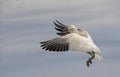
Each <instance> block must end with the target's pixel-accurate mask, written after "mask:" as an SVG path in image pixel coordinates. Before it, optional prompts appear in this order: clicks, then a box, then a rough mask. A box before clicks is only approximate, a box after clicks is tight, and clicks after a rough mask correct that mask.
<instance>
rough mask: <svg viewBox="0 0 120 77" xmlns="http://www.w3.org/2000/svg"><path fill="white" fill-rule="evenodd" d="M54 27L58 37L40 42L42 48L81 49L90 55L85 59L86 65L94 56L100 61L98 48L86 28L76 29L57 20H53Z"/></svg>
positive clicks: (100, 56)
mask: <svg viewBox="0 0 120 77" xmlns="http://www.w3.org/2000/svg"><path fill="white" fill-rule="evenodd" d="M54 25H55V29H56V30H57V31H58V33H56V34H58V35H59V36H60V37H57V38H54V39H51V40H48V41H44V42H40V44H41V47H42V49H45V50H48V51H56V52H62V51H68V50H69V51H83V52H86V53H88V54H89V55H90V58H89V59H88V60H87V61H86V65H87V67H89V66H90V64H92V60H93V59H94V58H96V59H97V60H98V61H102V60H103V58H102V55H101V51H100V49H99V48H98V47H97V46H96V45H95V43H94V42H93V40H92V38H91V36H90V35H89V33H88V32H87V31H86V30H83V29H78V28H77V27H76V26H74V25H69V26H66V25H64V24H62V23H61V22H59V21H57V20H56V21H55V22H54Z"/></svg>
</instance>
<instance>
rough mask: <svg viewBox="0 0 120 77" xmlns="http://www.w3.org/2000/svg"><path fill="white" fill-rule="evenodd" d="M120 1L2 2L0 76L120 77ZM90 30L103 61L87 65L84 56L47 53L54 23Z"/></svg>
mask: <svg viewBox="0 0 120 77" xmlns="http://www.w3.org/2000/svg"><path fill="white" fill-rule="evenodd" d="M119 3H120V1H119V0H1V1H0V77H88V76H89V77H119V76H120V67H119V65H120V60H119V59H120V56H119V55H120V36H119V33H120V26H119V25H120V21H119V20H120V15H119V14H120V10H119V7H120V5H119ZM56 19H57V20H60V21H61V22H63V23H65V24H66V25H70V24H74V25H76V26H77V27H78V28H82V29H86V30H87V31H88V32H89V33H90V35H91V36H92V37H93V39H94V41H95V43H96V44H97V46H98V47H99V48H100V49H101V51H102V55H103V58H104V61H103V62H102V63H99V62H98V61H96V60H94V63H93V65H92V66H91V67H90V68H87V67H86V65H85V62H86V60H87V59H88V57H89V55H87V54H86V53H81V52H72V51H70V52H64V53H63V52H62V53H61V52H60V53H55V52H45V51H44V50H42V49H41V48H40V45H39V42H40V41H45V40H48V39H51V38H54V37H57V35H56V34H55V32H56V31H55V30H54V24H53V21H54V20H56Z"/></svg>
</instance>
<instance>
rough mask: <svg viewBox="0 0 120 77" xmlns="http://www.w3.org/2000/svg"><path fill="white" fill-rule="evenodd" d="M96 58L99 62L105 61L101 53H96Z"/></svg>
mask: <svg viewBox="0 0 120 77" xmlns="http://www.w3.org/2000/svg"><path fill="white" fill-rule="evenodd" d="M95 58H96V59H97V60H98V61H100V62H101V61H103V57H102V55H101V54H100V53H96V54H95Z"/></svg>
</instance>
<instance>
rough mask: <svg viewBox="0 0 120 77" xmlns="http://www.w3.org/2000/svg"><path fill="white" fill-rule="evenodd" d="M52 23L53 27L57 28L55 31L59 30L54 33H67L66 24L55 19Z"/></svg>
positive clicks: (62, 34)
mask: <svg viewBox="0 0 120 77" xmlns="http://www.w3.org/2000/svg"><path fill="white" fill-rule="evenodd" d="M53 23H54V25H55V26H56V27H55V29H56V30H57V31H59V32H58V33H56V34H58V35H59V36H64V35H67V34H69V33H70V32H69V31H68V27H67V26H66V25H64V24H62V23H61V22H59V21H57V20H56V21H55V22H53Z"/></svg>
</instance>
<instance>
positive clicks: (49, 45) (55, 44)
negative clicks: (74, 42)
mask: <svg viewBox="0 0 120 77" xmlns="http://www.w3.org/2000/svg"><path fill="white" fill-rule="evenodd" d="M40 44H41V47H42V49H45V50H49V51H56V52H59V51H68V50H69V42H68V40H67V39H66V38H61V37H59V38H55V39H52V40H48V41H44V42H40Z"/></svg>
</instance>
